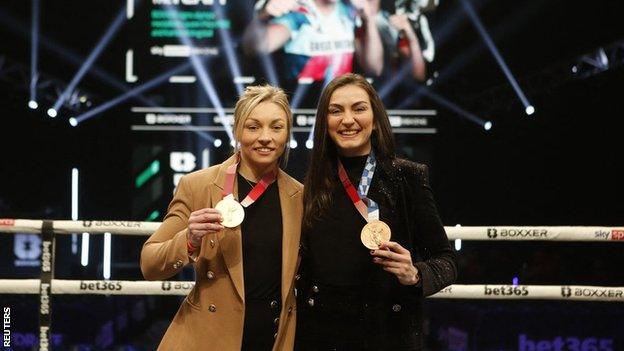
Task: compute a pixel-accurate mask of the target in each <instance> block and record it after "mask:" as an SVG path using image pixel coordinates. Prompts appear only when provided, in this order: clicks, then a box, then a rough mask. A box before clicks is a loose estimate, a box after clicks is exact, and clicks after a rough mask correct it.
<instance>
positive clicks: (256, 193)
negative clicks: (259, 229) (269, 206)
mask: <svg viewBox="0 0 624 351" xmlns="http://www.w3.org/2000/svg"><path fill="white" fill-rule="evenodd" d="M239 162H240V156H239V157H238V161H237V162H236V163H235V164H233V165H231V166H229V167H228V168H227V170H226V171H225V184H224V186H223V198H228V197H229V198H232V199H233V198H234V195H232V191H233V190H234V177H235V175H236V170H237V169H238V164H239ZM275 179H277V169H273V170H272V171H269V172H267V173H266V174H265V175H264V176H262V179H260V181H259V182H258V184H256V186H254V187H253V189H251V191H250V192H249V194H247V196H246V197H245V199H243V201H241V202H240V204H241V205H242V206H243V207H248V206H249V205H251V204H253V203H254V202H256V200H258V199H259V198H260V196H262V194H264V192H265V191H266V189H267V188H268V187H269V185H271V184H273V182H274V181H275Z"/></svg>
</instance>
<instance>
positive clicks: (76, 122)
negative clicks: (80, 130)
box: [69, 117, 78, 127]
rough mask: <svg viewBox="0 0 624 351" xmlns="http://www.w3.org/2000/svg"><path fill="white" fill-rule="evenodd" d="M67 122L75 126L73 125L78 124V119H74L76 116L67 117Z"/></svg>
mask: <svg viewBox="0 0 624 351" xmlns="http://www.w3.org/2000/svg"><path fill="white" fill-rule="evenodd" d="M69 124H70V125H71V126H72V127H75V126H77V125H78V121H77V120H76V118H75V117H71V118H70V119H69Z"/></svg>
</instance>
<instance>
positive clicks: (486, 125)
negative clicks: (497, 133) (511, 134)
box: [483, 121, 492, 130]
mask: <svg viewBox="0 0 624 351" xmlns="http://www.w3.org/2000/svg"><path fill="white" fill-rule="evenodd" d="M483 129H485V130H490V129H492V122H490V121H487V122H485V123H484V124H483Z"/></svg>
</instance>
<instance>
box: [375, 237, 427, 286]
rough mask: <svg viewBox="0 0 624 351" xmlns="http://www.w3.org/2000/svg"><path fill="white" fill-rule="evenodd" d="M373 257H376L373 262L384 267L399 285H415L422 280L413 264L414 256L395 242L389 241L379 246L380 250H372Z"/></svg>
mask: <svg viewBox="0 0 624 351" xmlns="http://www.w3.org/2000/svg"><path fill="white" fill-rule="evenodd" d="M371 255H373V256H375V257H374V258H373V262H375V263H377V264H379V265H381V266H383V269H384V270H385V271H386V272H390V273H392V274H394V275H395V276H396V277H397V278H398V279H399V283H401V284H403V285H414V284H417V283H418V281H419V280H420V279H419V277H418V269H417V268H416V267H415V266H414V264H413V263H412V255H411V254H410V252H409V251H408V250H406V249H405V248H403V246H401V245H399V244H398V243H396V242H394V241H388V242H386V243H383V244H381V245H380V246H379V250H372V251H371Z"/></svg>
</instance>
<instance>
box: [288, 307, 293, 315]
mask: <svg viewBox="0 0 624 351" xmlns="http://www.w3.org/2000/svg"><path fill="white" fill-rule="evenodd" d="M292 310H293V308H292V306H289V307H288V313H289V314H290V313H292Z"/></svg>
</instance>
